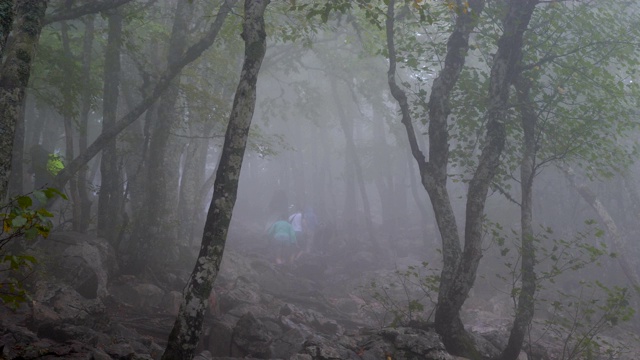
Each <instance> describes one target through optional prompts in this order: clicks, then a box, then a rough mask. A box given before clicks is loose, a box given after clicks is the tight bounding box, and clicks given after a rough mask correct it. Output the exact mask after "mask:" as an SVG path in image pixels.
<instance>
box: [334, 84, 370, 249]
mask: <svg viewBox="0 0 640 360" xmlns="http://www.w3.org/2000/svg"><path fill="white" fill-rule="evenodd" d="M331 85H332V86H331V87H332V93H333V100H334V102H335V104H336V109H337V110H338V114H337V115H338V120H339V121H340V126H341V127H342V132H343V133H344V138H345V143H346V151H345V153H346V154H345V163H346V168H347V169H348V170H350V171H349V172H350V173H351V174H352V180H350V181H351V182H353V185H352V186H353V187H354V191H355V186H356V185H357V187H358V189H359V190H360V199H361V200H362V209H363V212H364V220H365V228H366V230H367V235H369V241H371V244H372V245H373V247H374V249H375V250H376V254H380V250H381V248H380V243H379V241H378V238H377V236H376V234H375V232H374V230H373V223H372V222H371V209H370V206H369V197H368V196H367V189H366V187H365V183H364V176H363V175H362V166H361V165H360V159H358V153H357V151H356V144H355V142H354V141H353V123H352V122H349V121H348V120H347V116H346V114H345V111H344V105H343V104H342V101H341V100H340V98H339V97H338V88H337V86H336V83H335V80H333V81H332V82H331ZM354 197H355V193H354ZM354 203H355V199H354ZM347 210H348V209H347V208H346V207H345V211H347ZM356 212H357V206H354V213H353V214H351V215H352V216H354V218H355V219H357V217H356V216H355V215H356ZM347 215H348V214H347ZM356 224H357V221H356ZM347 229H348V228H347ZM358 240H359V239H358Z"/></svg>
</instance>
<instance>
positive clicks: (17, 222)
mask: <svg viewBox="0 0 640 360" xmlns="http://www.w3.org/2000/svg"><path fill="white" fill-rule="evenodd" d="M26 224H27V219H25V218H24V217H22V216H21V215H18V216H16V217H15V218H14V219H13V220H11V226H13V227H22V226H25V225H26Z"/></svg>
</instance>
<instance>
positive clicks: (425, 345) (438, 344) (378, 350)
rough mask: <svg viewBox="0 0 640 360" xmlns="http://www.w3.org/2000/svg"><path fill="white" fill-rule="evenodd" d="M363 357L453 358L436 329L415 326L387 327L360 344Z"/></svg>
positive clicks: (429, 359) (448, 359)
mask: <svg viewBox="0 0 640 360" xmlns="http://www.w3.org/2000/svg"><path fill="white" fill-rule="evenodd" d="M358 349H359V353H360V355H361V356H362V358H363V359H384V358H386V357H387V356H391V357H392V358H394V359H415V360H418V359H423V360H451V359H452V357H451V356H450V355H449V354H448V353H447V352H446V350H445V348H444V344H443V343H442V341H441V340H440V337H439V336H438V334H436V333H435V332H434V331H431V330H429V331H426V330H422V329H414V328H385V329H381V330H379V331H377V332H374V333H372V334H370V335H369V336H368V337H366V338H365V339H363V340H362V341H361V342H360V343H359V344H358Z"/></svg>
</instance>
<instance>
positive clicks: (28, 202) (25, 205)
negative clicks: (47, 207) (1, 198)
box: [17, 196, 33, 209]
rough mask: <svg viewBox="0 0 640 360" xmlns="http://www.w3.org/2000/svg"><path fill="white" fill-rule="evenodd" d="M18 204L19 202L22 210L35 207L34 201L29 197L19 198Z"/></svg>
mask: <svg viewBox="0 0 640 360" xmlns="http://www.w3.org/2000/svg"><path fill="white" fill-rule="evenodd" d="M17 202H18V206H20V208H21V209H26V208H28V207H30V206H31V205H33V200H31V198H30V197H28V196H20V197H18V199H17Z"/></svg>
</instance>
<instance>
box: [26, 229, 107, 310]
mask: <svg viewBox="0 0 640 360" xmlns="http://www.w3.org/2000/svg"><path fill="white" fill-rule="evenodd" d="M35 256H36V257H37V258H38V259H39V260H40V261H41V262H42V263H43V264H44V265H45V272H46V273H47V274H51V275H53V276H54V277H55V278H56V279H58V280H61V281H63V282H64V283H65V284H68V285H69V286H71V287H72V288H73V289H74V290H76V291H77V292H78V293H79V294H80V295H82V296H83V297H85V298H87V299H96V298H100V299H101V298H104V297H105V296H106V295H107V294H108V291H107V283H108V279H109V274H111V273H114V272H115V271H116V270H117V261H116V257H115V251H114V250H113V248H112V247H111V245H110V244H109V243H108V242H107V241H106V240H104V239H101V238H95V237H92V236H90V235H86V234H81V233H76V232H55V233H52V234H51V235H50V236H49V238H47V239H46V240H42V241H41V242H40V243H39V244H38V246H37V253H36V254H35Z"/></svg>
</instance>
